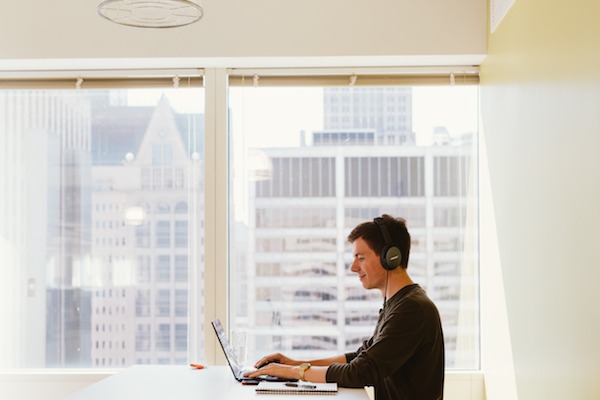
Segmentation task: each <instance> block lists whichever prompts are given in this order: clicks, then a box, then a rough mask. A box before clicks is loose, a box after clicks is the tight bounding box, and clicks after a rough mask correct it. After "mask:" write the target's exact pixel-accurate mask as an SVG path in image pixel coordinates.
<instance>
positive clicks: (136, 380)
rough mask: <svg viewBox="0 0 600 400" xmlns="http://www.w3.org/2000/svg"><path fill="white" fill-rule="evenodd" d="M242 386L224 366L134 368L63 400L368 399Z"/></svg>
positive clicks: (345, 392)
mask: <svg viewBox="0 0 600 400" xmlns="http://www.w3.org/2000/svg"><path fill="white" fill-rule="evenodd" d="M255 388H256V386H247V385H242V384H241V383H239V382H238V381H236V380H235V379H234V378H233V374H232V373H231V370H230V369H229V367H227V366H208V367H206V368H205V369H193V368H191V367H188V366H168V365H135V366H132V367H129V368H127V369H125V370H123V371H122V372H119V373H118V374H115V375H112V376H110V377H108V378H106V379H103V380H101V381H99V382H96V383H94V384H93V385H90V386H88V387H86V388H84V389H82V390H80V391H78V392H76V393H74V394H72V395H71V396H69V397H67V398H66V400H121V399H122V400H134V399H135V400H137V399H140V400H167V399H173V400H187V399H190V400H191V399H193V400H220V399H224V400H244V399H253V400H276V399H280V398H282V397H285V398H291V399H294V400H315V399H318V398H322V399H325V398H327V399H330V400H332V399H336V398H337V399H339V400H368V399H369V397H368V395H367V392H366V391H365V390H364V389H347V388H339V391H338V394H337V395H334V396H332V395H272V394H256V393H255V392H254V389H255Z"/></svg>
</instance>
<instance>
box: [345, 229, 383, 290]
mask: <svg viewBox="0 0 600 400" xmlns="http://www.w3.org/2000/svg"><path fill="white" fill-rule="evenodd" d="M352 255H353V256H354V260H353V261H352V265H351V266H350V271H352V272H356V273H357V274H358V278H359V279H360V282H361V283H362V285H363V287H364V288H365V289H380V290H385V279H386V272H385V269H384V268H383V266H382V265H381V260H380V259H379V254H377V253H375V252H374V251H373V249H371V248H370V247H369V245H368V244H367V242H365V241H364V240H363V239H362V238H358V239H356V240H355V241H354V242H352Z"/></svg>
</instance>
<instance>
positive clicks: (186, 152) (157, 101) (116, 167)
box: [0, 88, 204, 368]
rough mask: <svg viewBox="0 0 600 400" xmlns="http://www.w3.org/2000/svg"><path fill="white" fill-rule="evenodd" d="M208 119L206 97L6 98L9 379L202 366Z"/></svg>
mask: <svg viewBox="0 0 600 400" xmlns="http://www.w3.org/2000/svg"><path fill="white" fill-rule="evenodd" d="M203 109H204V92H203V90H202V89H190V88H178V89H167V90H148V89H136V90H54V91H52V90H46V91H44V90H23V91H0V160H2V161H1V162H0V190H1V191H2V196H1V200H0V201H1V202H2V203H1V207H0V220H1V221H2V224H0V225H1V228H0V229H1V230H2V231H1V232H2V234H1V235H0V251H1V253H0V260H1V261H0V262H1V264H2V283H0V288H1V289H2V292H3V294H5V295H6V296H4V295H3V302H2V303H3V304H0V315H2V317H3V319H2V320H3V321H4V322H5V324H4V328H3V331H4V333H3V335H5V336H3V342H7V343H10V344H11V346H10V348H9V347H7V346H4V347H3V348H2V350H1V351H2V354H1V356H0V360H1V362H2V363H3V365H1V366H2V367H100V368H102V367H107V368H111V367H112V368H114V367H124V366H128V365H131V364H134V363H138V364H139V363H161V364H164V363H167V364H169V363H176V362H180V361H181V360H182V359H183V360H185V359H187V358H188V349H189V346H188V332H189V331H190V330H189V329H188V325H189V324H190V315H193V317H194V318H200V319H202V318H203V316H202V315H201V310H188V283H189V282H188V277H190V276H202V271H203V265H202V253H203V250H202V247H201V245H200V243H203V240H202V237H203V235H204V233H203V230H202V224H201V219H202V218H199V217H198V215H201V213H202V210H203V209H204V207H203V204H202V201H203V198H204V197H203V184H202V179H203V172H202V169H203V160H204V137H203V136H204V132H203V126H204V124H203V114H202V113H203ZM188 271H196V273H195V274H191V273H188ZM200 286H201V285H200ZM5 299H10V301H4V300H5ZM199 336H201V335H199ZM202 347H203V346H202V343H199V349H200V351H201V352H202V351H203V350H202Z"/></svg>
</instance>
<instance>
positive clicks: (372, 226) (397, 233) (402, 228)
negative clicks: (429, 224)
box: [348, 214, 410, 268]
mask: <svg viewBox="0 0 600 400" xmlns="http://www.w3.org/2000/svg"><path fill="white" fill-rule="evenodd" d="M381 219H382V220H383V222H384V223H385V226H386V227H387V229H388V231H389V233H390V236H391V238H392V241H393V242H394V244H395V245H396V246H398V247H399V248H400V252H401V253H402V261H401V262H400V266H401V267H403V268H407V267H408V257H409V255H410V234H409V233H408V229H407V228H406V220H404V219H403V218H394V217H392V216H391V215H388V214H383V215H382V216H381ZM358 238H362V239H363V240H364V241H365V242H366V243H367V245H368V246H369V247H370V248H371V250H373V251H374V252H375V253H377V254H380V253H381V251H382V250H383V247H384V246H385V244H386V243H385V239H384V238H383V234H382V233H381V229H380V228H379V226H378V225H377V224H376V223H375V222H374V221H366V222H363V223H361V224H360V225H358V226H357V227H356V228H354V229H353V230H352V232H350V234H349V235H348V242H349V243H353V242H354V241H355V240H356V239H358Z"/></svg>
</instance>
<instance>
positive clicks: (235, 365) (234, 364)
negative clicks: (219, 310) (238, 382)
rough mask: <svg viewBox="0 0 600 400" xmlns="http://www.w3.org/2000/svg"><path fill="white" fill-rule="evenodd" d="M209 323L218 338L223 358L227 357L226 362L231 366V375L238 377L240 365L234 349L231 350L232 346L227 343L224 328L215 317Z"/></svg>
mask: <svg viewBox="0 0 600 400" xmlns="http://www.w3.org/2000/svg"><path fill="white" fill-rule="evenodd" d="M211 324H212V326H213V328H214V330H215V333H216V334H217V339H219V343H220V344H221V348H222V349H223V352H224V353H225V358H227V363H229V366H230V367H231V371H232V372H233V376H235V379H239V376H238V375H239V372H240V370H241V369H242V366H241V365H240V363H239V362H238V359H237V357H236V355H235V351H234V350H233V346H231V343H229V339H228V338H227V335H226V334H225V330H224V329H223V325H221V321H220V320H219V319H215V320H213V321H211Z"/></svg>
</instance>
